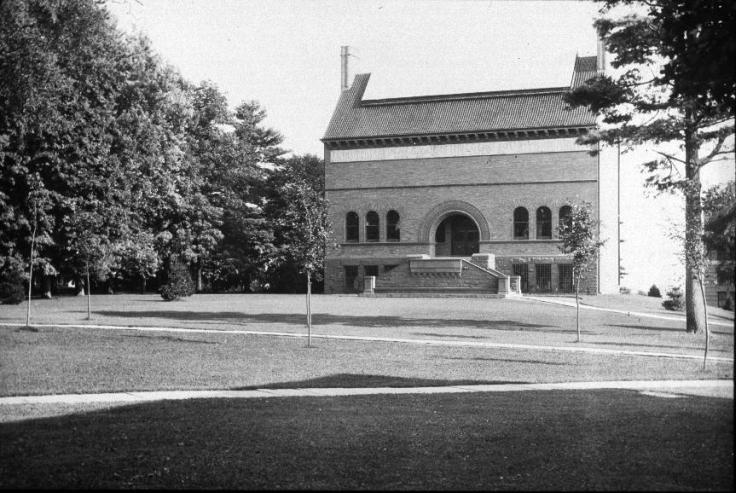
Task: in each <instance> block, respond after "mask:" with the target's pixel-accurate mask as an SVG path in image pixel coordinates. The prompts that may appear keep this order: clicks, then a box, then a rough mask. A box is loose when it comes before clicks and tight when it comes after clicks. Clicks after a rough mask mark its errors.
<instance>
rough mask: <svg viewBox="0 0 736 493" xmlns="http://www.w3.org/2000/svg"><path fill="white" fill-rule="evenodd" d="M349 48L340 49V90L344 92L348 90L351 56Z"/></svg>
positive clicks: (342, 47)
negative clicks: (349, 59) (349, 58)
mask: <svg viewBox="0 0 736 493" xmlns="http://www.w3.org/2000/svg"><path fill="white" fill-rule="evenodd" d="M349 49H350V47H349V46H341V47H340V90H341V91H344V90H346V89H347V88H348V57H349V56H350V52H349Z"/></svg>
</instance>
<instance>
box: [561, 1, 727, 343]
mask: <svg viewBox="0 0 736 493" xmlns="http://www.w3.org/2000/svg"><path fill="white" fill-rule="evenodd" d="M603 3H604V6H603V7H602V8H601V10H600V12H601V14H603V15H606V14H608V13H611V11H612V10H613V9H614V7H619V6H623V7H627V6H630V5H632V4H635V5H638V6H640V7H641V8H642V9H643V10H644V11H646V15H641V14H640V13H637V12H635V13H628V14H626V15H622V16H620V17H617V18H611V17H601V18H599V19H597V20H596V21H595V23H594V26H595V27H596V29H597V31H598V34H599V36H600V37H601V38H602V39H603V40H604V42H605V45H606V48H607V51H609V52H610V53H612V54H613V55H614V58H613V60H612V62H611V66H612V67H613V68H614V69H620V74H618V75H616V76H615V77H614V76H609V75H602V74H599V75H597V76H596V77H593V78H591V79H589V80H588V81H586V83H585V84H584V85H582V86H580V87H578V88H575V89H574V90H572V91H571V92H570V93H569V94H568V95H567V97H566V100H567V102H568V103H569V104H570V105H571V106H573V107H576V106H584V107H587V108H589V109H590V110H592V111H593V112H595V113H596V114H598V115H599V116H600V117H601V125H600V128H599V129H598V130H596V131H592V132H590V133H588V134H587V135H585V136H583V137H582V138H580V139H579V143H581V144H597V143H606V144H615V143H623V144H624V145H625V146H627V148H631V147H633V146H638V145H646V146H650V145H654V146H657V147H658V148H657V149H656V150H655V152H656V154H658V156H659V157H658V158H656V159H654V160H651V161H649V162H646V163H643V165H644V167H645V169H646V170H648V172H649V177H648V178H647V182H648V184H649V185H651V186H653V187H655V188H656V189H657V190H658V191H660V192H662V191H668V192H680V193H682V195H683V196H684V198H685V237H686V238H685V242H686V244H687V247H686V250H687V252H689V253H688V255H686V259H685V304H686V318H687V323H686V330H687V331H688V332H693V333H698V332H700V331H702V330H703V329H704V327H705V320H706V318H705V300H704V297H703V294H702V289H700V282H701V280H702V275H703V273H702V271H701V270H700V269H699V267H698V264H697V262H698V260H697V259H698V255H699V254H698V253H697V252H699V251H701V250H702V236H703V219H702V203H701V181H700V173H701V170H702V169H703V168H704V167H705V166H706V165H708V164H710V163H712V162H714V161H718V160H723V159H728V158H729V157H730V155H731V154H732V153H733V138H732V136H733V134H734V122H733V117H734V101H735V98H734V94H735V92H736V84H735V83H734V79H733V73H732V69H731V67H733V66H734V60H735V58H736V57H735V53H736V41H734V31H735V29H734V24H735V21H734V19H735V18H736V4H734V3H733V2H731V1H727V0H713V1H685V0H676V1H671V0H650V1H647V2H634V1H632V0H606V1H605V2H603ZM711 50H713V51H711ZM714 53H718V57H714ZM655 66H659V67H661V68H660V69H659V70H657V69H656V68H654V67H655ZM645 72H650V73H651V76H645V75H644V74H645ZM661 144H676V145H677V150H675V151H674V152H673V151H671V150H669V149H668V148H667V147H663V146H662V145H661Z"/></svg>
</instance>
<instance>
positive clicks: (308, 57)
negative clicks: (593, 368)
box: [107, 0, 735, 292]
mask: <svg viewBox="0 0 736 493" xmlns="http://www.w3.org/2000/svg"><path fill="white" fill-rule="evenodd" d="M107 6H108V8H109V10H110V11H111V12H112V14H113V16H114V17H115V18H116V19H117V22H118V26H119V27H120V28H121V29H122V30H124V31H126V32H131V33H143V34H145V35H146V36H147V37H148V38H149V39H150V40H151V42H152V45H153V47H154V49H155V50H156V51H157V52H158V53H159V54H160V55H161V57H162V58H163V60H164V61H165V62H167V63H169V64H171V65H173V66H175V67H177V68H178V69H179V71H180V72H181V73H182V75H183V76H184V77H186V78H187V79H188V80H190V81H192V82H199V81H202V80H210V81H212V82H214V83H215V84H216V85H217V86H218V87H219V88H220V89H221V90H222V91H223V92H224V93H225V94H226V96H227V97H228V101H229V104H230V105H231V106H232V107H235V106H236V105H237V104H239V103H240V102H242V101H250V100H256V101H258V102H259V103H260V104H261V105H262V106H263V107H264V108H265V109H266V111H267V114H268V117H267V118H266V120H265V124H266V125H267V126H269V127H272V128H275V129H276V130H278V131H279V132H281V134H282V135H284V137H285V140H284V144H283V147H284V148H286V149H289V150H290V151H292V152H294V153H296V154H306V153H311V154H316V155H318V156H320V157H322V155H323V148H322V143H321V142H320V140H319V139H320V138H321V137H322V136H323V135H324V132H325V130H326V129H327V124H328V122H329V119H330V116H331V115H332V111H333V110H334V107H335V104H336V103H337V99H338V97H339V94H340V47H341V46H343V45H347V46H350V51H351V54H352V56H351V57H350V59H349V81H350V82H352V79H353V77H354V75H355V74H357V73H366V72H370V73H371V74H372V75H371V80H370V83H369V84H368V89H367V90H366V93H365V97H366V98H370V99H373V98H387V97H401V96H419V95H429V94H449V93H460V92H476V91H494V90H504V89H524V88H535V87H559V86H565V85H568V84H569V83H570V78H571V75H572V66H573V61H574V59H575V55H576V54H578V55H581V56H584V55H594V54H595V52H596V34H595V30H594V29H593V27H592V22H593V19H594V18H595V17H597V15H598V12H597V9H598V5H596V4H595V3H593V2H584V1H512V0H507V1H498V0H473V1H469V0H421V1H420V0H361V1H358V0H268V1H265V0H108V1H107ZM646 157H647V153H646V152H644V151H642V150H639V151H634V152H630V153H627V154H624V155H622V157H621V169H622V173H621V216H622V217H621V219H622V221H623V224H622V226H621V237H622V239H624V243H622V245H621V257H622V265H623V266H624V267H625V268H626V270H627V271H628V272H629V275H628V276H627V277H625V278H624V280H623V281H622V285H624V286H627V287H630V288H631V289H632V291H633V292H636V291H637V290H647V289H648V288H649V286H651V285H652V284H653V283H654V284H657V286H659V287H660V288H664V289H666V288H667V287H670V286H674V285H681V283H682V277H683V268H682V264H681V260H680V259H679V256H678V251H679V245H678V244H677V242H676V241H674V240H672V239H671V238H670V232H671V231H672V230H673V228H674V227H676V225H678V224H680V225H681V224H682V222H683V201H682V200H681V198H680V197H678V196H673V195H660V196H656V197H655V196H654V195H653V194H652V192H651V191H649V190H648V189H645V187H644V179H645V177H646V175H645V174H644V173H642V172H641V167H640V166H639V164H640V163H641V162H644V161H645V160H646ZM734 174H735V171H734V164H733V162H730V163H724V164H721V165H717V166H713V167H712V169H710V170H708V172H707V173H706V175H705V176H704V183H705V185H708V186H709V185H713V184H716V183H721V182H725V181H727V180H729V179H730V180H733V179H734Z"/></svg>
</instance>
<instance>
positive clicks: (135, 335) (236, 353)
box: [0, 328, 733, 395]
mask: <svg viewBox="0 0 736 493" xmlns="http://www.w3.org/2000/svg"><path fill="white" fill-rule="evenodd" d="M314 346H315V347H313V348H307V347H306V341H305V340H304V339H295V338H288V337H273V336H263V335H243V334H227V333H225V334H203V333H196V334H187V333H183V334H182V333H166V332H144V333H142V332H138V331H133V330H125V331H107V330H101V329H68V328H40V329H38V331H37V332H35V331H27V330H22V329H17V328H12V329H11V328H0V395H28V394H30V395H33V394H53V393H80V392H107V391H127V390H164V389H242V388H256V387H273V386H280V387H310V386H314V387H365V386H430V385H455V384H459V383H466V384H467V383H505V382H565V381H581V380H646V379H702V378H707V379H712V378H732V377H733V363H732V362H715V361H713V362H710V363H709V365H708V368H707V371H705V372H704V371H701V361H700V360H683V359H673V358H657V357H638V356H626V355H615V356H612V355H607V356H600V355H596V354H585V353H570V352H557V351H531V350H511V349H490V348H477V347H438V346H428V345H421V344H406V343H392V342H367V341H349V340H348V341H346V340H334V339H333V340H328V339H315V340H314Z"/></svg>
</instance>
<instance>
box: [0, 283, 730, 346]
mask: <svg viewBox="0 0 736 493" xmlns="http://www.w3.org/2000/svg"><path fill="white" fill-rule="evenodd" d="M593 298H595V297H588V298H586V299H585V300H584V301H586V302H587V301H588V300H589V299H593ZM621 298H622V299H623V300H624V302H625V301H626V298H629V297H621ZM642 298H644V297H642ZM636 311H640V310H636ZM93 312H94V314H93V320H92V323H97V324H103V325H122V326H165V327H182V328H197V329H206V328H212V329H221V330H233V329H237V330H256V331H270V332H290V333H304V331H305V327H304V325H305V320H306V316H305V306H304V296H299V295H244V294H232V295H195V296H192V297H191V298H188V299H185V300H182V301H176V302H164V301H162V300H161V298H160V297H159V296H157V295H114V296H113V295H101V296H93ZM312 312H313V323H314V326H315V328H314V331H315V332H317V333H320V334H331V335H349V336H373V337H401V338H413V339H426V338H431V339H440V340H456V341H458V340H465V341H481V342H483V341H486V342H495V343H517V344H550V345H579V344H576V343H575V342H574V341H575V337H574V328H575V310H574V309H572V308H570V307H566V306H560V305H553V304H549V303H541V302H537V301H531V300H516V299H470V298H445V299H422V298H363V297H357V296H354V295H353V296H349V295H345V296H339V295H321V296H314V297H313V306H312ZM33 313H34V315H33V318H32V321H33V322H36V323H57V324H58V323H73V324H80V323H81V324H85V323H87V321H86V320H85V318H86V300H85V299H84V298H83V297H59V298H56V299H53V300H34V301H33ZM0 322H11V323H18V324H23V323H24V322H25V303H24V304H21V305H17V306H2V307H0ZM582 328H583V330H582V333H583V345H588V346H593V347H600V348H624V347H625V348H628V349H636V350H644V351H655V352H656V351H659V352H684V353H690V354H697V353H698V352H700V351H702V348H703V345H704V338H703V336H701V335H698V336H694V335H691V334H687V333H685V331H684V320H683V321H672V320H660V319H653V318H647V317H639V316H633V315H626V314H616V313H611V312H602V311H593V310H584V311H583V312H582ZM712 329H713V337H712V340H711V342H712V344H711V348H712V350H713V355H715V356H718V355H720V356H731V355H732V354H733V325H732V323H730V322H728V326H722V325H720V326H713V327H712Z"/></svg>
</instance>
